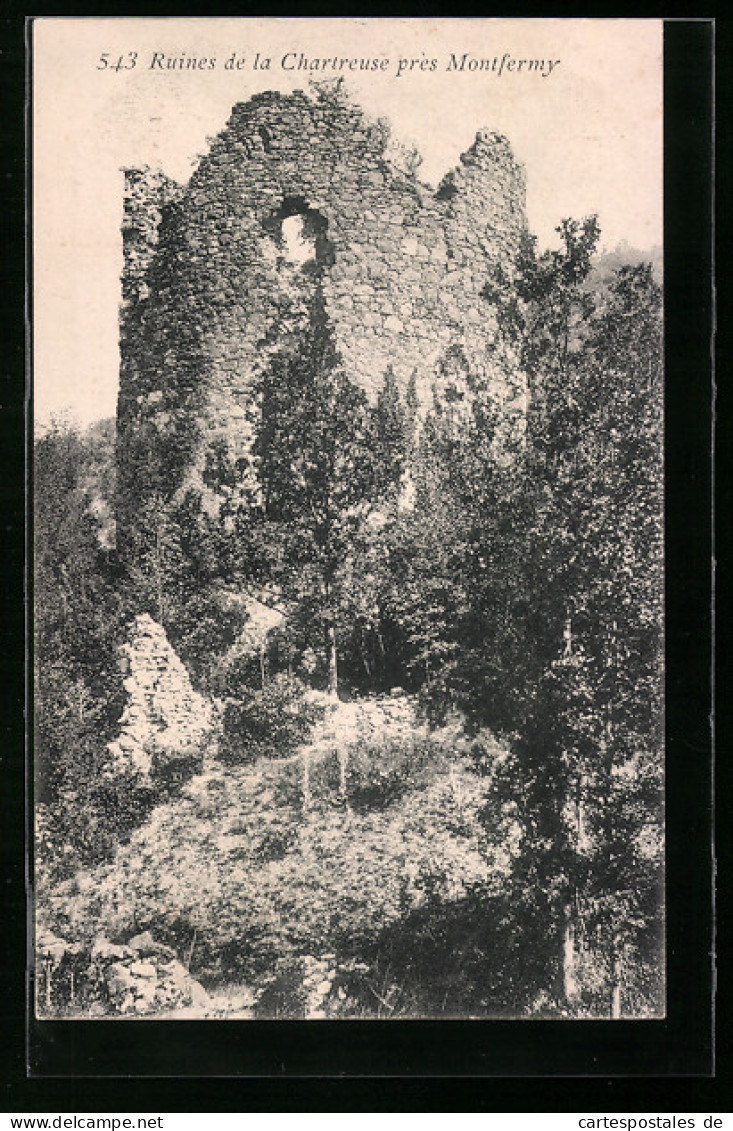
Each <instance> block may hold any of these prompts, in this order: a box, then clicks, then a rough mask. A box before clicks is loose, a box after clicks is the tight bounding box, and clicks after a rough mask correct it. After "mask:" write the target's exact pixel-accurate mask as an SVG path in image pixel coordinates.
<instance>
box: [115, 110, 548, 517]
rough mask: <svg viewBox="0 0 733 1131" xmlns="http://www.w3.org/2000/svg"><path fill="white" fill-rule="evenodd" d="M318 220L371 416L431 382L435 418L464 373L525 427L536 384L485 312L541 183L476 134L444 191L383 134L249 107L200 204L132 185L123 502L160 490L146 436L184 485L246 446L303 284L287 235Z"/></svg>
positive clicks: (127, 233) (217, 159)
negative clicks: (222, 454)
mask: <svg viewBox="0 0 733 1131" xmlns="http://www.w3.org/2000/svg"><path fill="white" fill-rule="evenodd" d="M305 213H307V215H308V217H309V218H310V222H311V223H312V224H315V225H316V228H317V230H318V234H317V235H316V237H315V244H314V246H315V249H316V255H317V257H318V258H319V260H320V279H321V285H322V290H323V296H324V300H325V305H326V311H327V314H328V316H329V318H330V321H331V325H332V328H333V330H334V334H335V339H336V344H337V348H338V350H339V352H340V354H341V357H342V359H343V363H344V367H345V371H346V372H347V374H349V375H350V376H351V378H352V379H353V380H355V381H356V382H357V383H358V384H359V385H360V386H361V387H362V388H363V389H364V390H365V391H366V392H367V394H368V395H369V397H370V399H371V400H374V398H375V397H376V394H377V392H378V390H379V389H380V387H381V385H382V383H383V380H384V374H385V371H386V369H387V366H388V365H391V366H392V368H393V370H394V372H395V375H396V377H397V379H398V382H399V383H400V384H401V386H402V387H403V389H404V387H405V386H406V384H407V382H408V381H409V379H410V376H411V374H412V373H413V371H415V372H416V378H417V389H418V395H419V397H420V400H421V402H422V403H423V405H427V404H428V403H429V402H430V399H431V396H432V388H433V383H434V382H435V381H436V379H437V381H438V383H439V382H440V379H441V373H443V375H444V376H445V372H446V368H450V363H449V364H448V366H446V364H445V361H446V358H448V359H450V358H451V357H453V359H454V365H453V368H454V369H455V358H456V357H457V358H459V359H460V358H465V362H466V363H467V365H468V367H469V368H470V370H471V372H472V374H473V375H474V376H477V377H478V378H479V380H480V381H481V382H483V383H484V384H485V385H486V386H487V387H488V388H489V389H490V390H491V393H492V395H493V396H494V397H495V398H496V400H497V402H498V403H499V404H500V406H501V411H502V415H503V417H504V418H505V419H507V420H508V419H511V418H519V417H521V416H522V415H523V413H524V407H525V393H526V386H525V382H524V379H523V377H522V374H521V373H520V372H519V370H518V366H517V364H516V359H515V358H514V357H513V356H512V355H511V352H510V351H509V350H508V349H507V347H506V346H505V345H504V344H503V343H502V342H501V339H500V337H499V336H498V335H497V333H496V329H497V327H496V317H495V311H494V310H493V309H492V306H491V304H490V302H489V301H488V300H487V299H486V298H485V297H484V295H483V291H484V288H485V287H486V284H487V281H488V280H489V278H490V277H491V274H492V272H493V271H494V270H495V268H496V267H497V266H499V265H501V266H502V267H503V268H504V269H505V270H506V271H508V272H509V274H510V275H511V272H512V268H513V262H514V258H515V255H516V252H517V250H518V246H519V243H520V240H521V237H522V234H523V232H524V231H525V230H526V217H525V179H524V173H523V170H522V168H521V167H520V166H519V165H518V164H517V163H516V161H515V160H514V157H513V155H512V152H511V149H510V147H509V144H508V142H507V141H506V139H505V138H503V137H501V136H499V135H497V134H494V133H490V132H485V131H484V132H480V133H479V134H477V136H476V139H475V141H474V143H473V145H472V146H471V147H470V149H468V151H467V152H465V153H464V154H463V155H462V157H461V164H460V165H459V166H458V167H457V168H456V169H454V170H452V171H451V172H449V173H448V174H447V176H446V177H445V178H444V180H443V182H442V184H441V186H440V187H439V189H438V191H437V192H434V191H433V190H432V189H430V188H428V187H427V186H426V185H423V184H422V183H421V182H420V181H419V180H417V178H416V177H415V176H414V175H413V174H411V173H410V172H409V171H405V170H404V169H403V168H400V167H399V165H398V164H397V163H395V161H393V160H391V159H390V148H389V143H388V129H387V127H386V125H385V124H384V123H382V122H373V121H370V120H368V119H367V118H366V117H365V116H364V115H363V114H362V113H361V111H360V110H359V109H358V108H356V107H354V106H352V105H348V104H344V103H341V102H335V101H334V100H332V99H326V98H323V99H320V98H315V99H313V98H310V97H308V96H306V95H305V94H304V93H302V92H296V93H295V94H292V95H288V96H282V95H280V94H277V93H274V92H269V93H265V94H260V95H257V96H256V97H254V98H252V99H251V100H250V101H249V102H248V103H240V104H238V105H236V106H235V107H234V109H233V110H232V114H231V117H230V119H229V122H228V124H227V126H226V128H225V129H224V130H223V132H222V133H221V134H220V135H219V136H218V137H217V138H215V139H214V140H213V142H212V143H211V146H210V150H209V152H208V154H207V155H205V156H204V157H202V158H201V160H200V163H199V165H198V167H197V169H196V170H195V172H194V173H193V175H192V177H191V179H190V182H189V183H188V185H187V186H186V187H185V188H181V187H179V186H176V185H174V184H173V183H172V182H171V181H169V180H168V179H167V178H165V177H163V176H162V175H160V174H155V173H152V172H150V171H149V170H127V171H126V190H125V210H124V222H123V236H124V247H125V271H124V278H123V312H122V330H121V352H122V371H121V388H120V397H119V411H118V426H119V434H120V452H121V486H122V490H123V491H125V490H128V491H129V492H130V493H131V494H132V496H133V497H134V495H135V494H136V488H137V493H139V490H140V489H141V488H142V487H143V486H144V484H143V481H142V479H141V478H140V475H139V466H140V463H141V457H140V448H139V444H140V436H141V435H142V433H143V432H144V431H145V430H147V435H148V441H147V443H146V444H143V447H146V446H147V447H148V448H150V447H151V446H152V447H155V446H156V445H160V451H161V452H163V451H164V450H165V449H166V445H168V447H169V449H170V451H172V452H178V454H179V455H180V451H181V450H182V448H186V445H188V448H187V451H186V455H185V456H184V457H183V459H182V465H186V466H185V467H184V466H181V469H180V473H181V474H183V475H184V477H185V475H186V473H187V472H188V473H189V474H190V471H191V468H193V467H195V466H196V465H197V466H198V467H199V469H200V468H201V466H202V462H203V453H204V452H205V450H206V448H207V447H208V445H209V444H210V442H211V441H212V440H213V439H214V438H215V437H221V436H224V437H226V438H227V440H228V441H229V442H231V443H233V444H234V445H235V446H236V445H237V444H240V445H243V444H244V445H246V439H247V435H248V421H247V413H248V407H249V406H250V402H251V394H250V389H251V382H252V374H253V372H254V370H255V368H256V366H257V365H258V364H262V358H263V355H264V354H265V353H266V349H267V348H268V347H267V345H266V344H265V343H266V342H268V341H269V342H270V343H271V342H272V341H273V340H274V338H275V335H274V334H273V331H275V332H276V329H277V326H278V323H279V321H280V320H281V319H282V316H283V310H284V309H285V308H286V306H287V304H288V301H291V300H292V292H293V286H294V285H295V286H296V287H297V285H298V282H297V280H298V271H299V270H300V268H299V267H298V265H297V264H293V263H288V262H287V260H286V258H285V257H284V255H283V244H282V240H281V233H282V222H283V221H284V220H287V219H288V217H289V216H290V215H293V214H301V215H302V214H305ZM462 364H463V362H462V361H459V363H458V368H460V367H461V365H462ZM455 375H456V374H454V376H455ZM458 376H460V374H458ZM193 424H195V426H196V430H197V435H196V437H195V438H194V439H192V438H191V431H192V425H193ZM136 445H138V446H136ZM172 458H173V457H172ZM176 458H177V457H176ZM143 462H144V460H143ZM136 475H137V478H138V482H137V483H136Z"/></svg>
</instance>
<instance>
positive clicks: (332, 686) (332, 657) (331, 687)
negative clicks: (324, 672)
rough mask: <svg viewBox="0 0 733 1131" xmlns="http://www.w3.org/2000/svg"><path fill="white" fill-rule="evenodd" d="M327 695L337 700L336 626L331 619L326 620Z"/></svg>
mask: <svg viewBox="0 0 733 1131" xmlns="http://www.w3.org/2000/svg"><path fill="white" fill-rule="evenodd" d="M327 636H328V694H329V695H330V696H332V698H334V699H338V693H339V673H338V651H337V648H336V626H335V624H334V623H333V617H329V620H328V629H327Z"/></svg>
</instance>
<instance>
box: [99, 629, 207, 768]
mask: <svg viewBox="0 0 733 1131" xmlns="http://www.w3.org/2000/svg"><path fill="white" fill-rule="evenodd" d="M120 664H121V667H122V669H123V672H124V675H125V678H124V689H125V692H126V693H127V702H126V704H125V708H124V710H123V713H122V717H121V719H120V733H119V735H118V736H117V738H116V739H115V740H114V741H113V742H110V743H109V745H108V746H107V755H108V757H107V763H106V765H105V768H104V775H105V776H106V777H107V778H119V777H126V778H128V779H129V778H133V779H136V780H137V783H138V784H140V785H150V784H151V781H152V778H153V777H155V776H165V775H166V774H167V773H168V772H170V771H172V770H173V769H174V768H175V766H176V765H177V764H185V763H189V762H193V763H194V764H195V763H197V762H200V761H201V759H202V758H203V752H204V749H205V747H206V744H207V742H208V739H209V737H210V734H211V727H212V711H211V707H210V705H209V704H208V703H207V701H206V700H205V699H204V698H203V696H201V695H199V694H198V693H197V692H196V691H194V690H193V688H192V686H191V680H190V679H189V676H188V672H187V671H186V669H185V667H184V666H183V664H182V662H181V660H180V659H179V658H178V656H177V655H176V653H175V652H174V650H173V648H172V647H171V645H170V644H169V642H168V638H167V636H166V634H165V630H164V629H163V628H161V626H160V625H159V624H156V622H155V621H154V620H153V619H152V617H150V616H148V615H147V613H143V614H141V615H140V616H137V617H136V618H135V620H134V621H133V624H132V626H131V629H130V633H129V638H128V640H127V641H126V642H125V643H124V644H123V645H122V646H121V648H120Z"/></svg>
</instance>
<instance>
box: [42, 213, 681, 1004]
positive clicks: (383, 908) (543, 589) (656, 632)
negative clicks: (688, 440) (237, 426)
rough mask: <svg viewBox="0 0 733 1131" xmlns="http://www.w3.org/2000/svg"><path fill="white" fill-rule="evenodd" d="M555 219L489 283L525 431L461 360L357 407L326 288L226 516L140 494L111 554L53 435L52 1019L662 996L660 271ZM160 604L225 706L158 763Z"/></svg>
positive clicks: (47, 818)
mask: <svg viewBox="0 0 733 1131" xmlns="http://www.w3.org/2000/svg"><path fill="white" fill-rule="evenodd" d="M558 231H559V233H560V237H561V250H559V251H553V252H547V253H545V254H543V255H537V253H536V251H535V249H534V246H533V244H532V242H531V241H529V240H528V241H527V242H526V245H525V247H524V249H523V252H522V254H521V256H520V258H519V261H518V263H517V265H516V274H515V275H514V276H513V277H512V278H511V279H510V278H508V277H506V276H504V275H503V274H502V273H501V272H498V273H497V274H496V275H495V276H494V277H493V278H491V279H487V280H486V286H487V289H488V291H490V294H491V300H492V303H493V304H494V306H495V307H496V308H497V309H498V311H499V322H500V333H501V335H502V336H503V339H504V345H505V346H507V347H508V348H510V349H511V351H513V353H514V354H516V356H517V358H518V359H519V363H520V365H521V367H522V369H523V371H524V373H526V375H527V378H528V381H529V389H530V395H529V402H528V407H527V415H526V424H525V428H524V430H523V432H522V434H521V435H516V436H515V437H514V439H513V441H512V446H511V448H510V449H509V450H507V446H506V438H505V437H504V438H503V439H502V443H501V445H498V444H497V442H496V438H497V435H498V431H499V430H500V429H501V419H500V415H499V412H498V410H497V407H496V405H495V404H494V403H493V401H492V400H491V398H490V397H489V396H488V395H487V394H486V390H484V389H482V387H481V384H480V382H478V381H476V380H475V379H474V377H473V375H472V374H471V372H470V371H468V372H466V371H465V367H463V366H461V365H460V359H456V361H457V364H456V366H455V369H454V370H453V371H452V375H451V374H450V373H449V374H442V375H441V380H440V382H437V381H436V391H435V395H434V398H433V403H432V405H431V406H429V409H428V411H427V412H425V411H420V410H419V408H418V405H417V403H416V398H415V396H414V392H413V391H411V390H410V389H409V388H408V390H407V392H406V394H405V395H404V396H403V395H401V394H400V392H399V389H398V387H397V383H396V382H395V380H394V377H393V375H392V374H391V372H390V371H389V369H388V370H387V371H386V372H385V375H384V386H383V389H382V391H381V393H380V395H379V397H378V399H377V402H376V404H374V405H370V404H369V402H368V401H367V399H366V397H365V395H364V394H363V393H362V392H361V391H360V389H359V388H358V387H357V386H356V385H355V384H354V383H353V382H352V381H351V380H350V378H349V374H348V372H346V371H345V369H344V367H343V365H342V363H341V360H340V358H339V356H338V354H337V351H336V349H335V347H334V344H333V335H332V333H331V330H330V327H329V325H328V319H327V317H326V315H325V310H324V306H323V303H322V301H321V300H320V297H319V292H318V287H317V285H315V284H314V286H313V287H312V289H311V290H310V292H309V293H308V298H307V302H306V304H305V306H304V307H303V309H302V310H300V311H299V313H298V318H297V319H296V320H295V321H294V322H293V325H292V326H291V327H290V329H288V328H287V327H285V328H284V332H283V334H282V337H281V340H280V343H279V347H278V349H277V350H275V351H273V352H272V353H271V354H270V355H269V360H268V365H267V367H265V368H264V369H263V371H262V372H261V373H260V374H259V375H258V388H257V390H256V394H257V395H256V396H255V397H253V401H252V407H251V412H250V417H251V419H250V422H249V423H250V425H251V427H252V430H253V436H254V442H253V445H252V448H251V452H250V454H249V455H248V456H247V457H246V458H239V459H237V460H230V459H229V457H228V454H227V452H226V451H225V450H223V449H222V451H221V453H220V456H221V458H220V459H218V461H216V460H213V459H212V460H211V461H210V466H209V467H208V468H207V470H206V474H207V475H208V476H209V477H211V479H212V480H213V481H215V482H216V484H217V490H218V493H219V495H220V496H221V498H222V499H223V502H222V504H221V505H220V506H218V507H217V508H214V509H211V508H207V506H206V505H205V501H204V500H202V498H201V497H200V496H197V494H196V491H195V490H190V491H188V492H178V493H177V494H176V495H175V497H173V498H172V499H169V498H164V497H163V496H161V497H159V498H153V499H147V500H146V502H145V513H144V514H138V515H137V521H136V524H135V529H136V530H137V531H138V532H139V533H138V535H136V537H138V539H139V544H136V545H135V546H134V547H130V546H126V547H125V554H124V555H121V554H120V553H119V552H118V548H116V547H115V538H114V514H115V508H119V507H120V506H123V507H124V506H127V507H135V506H136V500H135V499H134V498H131V497H128V498H124V499H120V498H118V499H117V500H115V491H114V430H113V428H111V427H109V426H107V425H99V426H95V427H94V428H92V429H91V430H90V431H89V432H87V433H80V432H79V431H77V430H75V429H74V428H73V427H69V426H66V425H63V424H56V425H55V426H53V427H52V428H50V429H49V430H48V431H47V432H46V433H45V434H43V435H42V436H41V437H40V438H39V439H38V441H37V443H36V448H35V464H34V475H35V497H36V509H35V541H36V569H35V601H36V648H35V657H36V673H37V678H36V701H35V718H36V743H35V749H36V753H35V765H36V789H35V792H36V811H37V817H38V833H37V838H36V888H35V899H36V913H37V920H38V923H39V931H38V940H37V941H38V956H39V957H38V966H37V984H38V992H39V998H38V1000H39V1010H40V1011H41V1012H42V1013H45V1014H47V1015H62V1016H67V1015H72V1014H74V1013H81V1014H83V1015H84V1014H88V1013H90V1012H91V1013H92V1014H93V1013H95V1012H96V1013H98V1014H105V1013H115V1012H118V1013H119V1012H122V1013H125V1012H137V1013H141V1014H143V1015H160V1014H164V1013H166V1012H171V1011H172V1012H174V1013H175V1012H177V1011H180V1010H181V1009H184V1008H188V1009H189V1010H193V1011H194V1013H195V1015H196V1016H204V1015H207V1016H219V1015H223V1016H226V1015H232V1014H235V1013H236V1014H237V1015H242V1016H311V1017H320V1016H326V1017H331V1016H334V1017H348V1016H380V1017H398V1016H509V1017H520V1016H542V1017H558V1016H573V1017H578V1016H580V1017H603V1016H614V1017H618V1016H632V1017H639V1016H659V1015H661V1014H662V1013H663V1011H664V986H663V969H664V959H663V833H662V822H663V812H662V786H663V731H662V706H663V705H662V613H663V608H662V600H663V591H662V537H663V534H662V447H661V442H662V371H661V319H660V293H659V288H658V286H657V285H656V283H655V281H654V278H653V274H652V271H651V268H650V266H648V265H645V264H643V263H642V264H637V265H634V266H620V267H618V268H617V269H614V270H612V271H608V270H603V271H600V272H595V273H594V274H591V267H592V257H593V254H594V251H595V247H596V243H597V239H598V234H599V233H598V229H597V224H596V222H595V220H594V219H592V218H591V219H589V220H586V221H584V222H583V223H577V222H573V221H565V222H563V224H562V225H561V226H560V228H559V229H558ZM215 463H216V466H214V464H215ZM117 513H119V510H118V511H117ZM253 602H254V604H253ZM255 604H256V605H257V607H259V608H268V607H269V608H270V609H271V611H274V613H275V614H276V615H275V616H274V617H273V618H272V621H271V622H270V623H268V624H267V626H266V630H265V631H264V632H260V631H259V630H257V629H256V625H255V624H254V621H253V609H254V607H255ZM141 616H147V617H148V618H152V622H153V623H154V624H155V625H157V626H160V627H161V630H164V633H165V634H166V640H167V642H168V641H169V642H170V645H171V646H172V647H173V649H175V652H176V654H177V656H178V657H180V659H181V660H182V661H183V664H184V665H185V669H186V672H187V673H188V674H187V676H186V679H188V677H189V676H190V679H191V682H192V685H193V688H192V690H191V694H192V695H193V694H195V695H199V696H201V697H202V699H201V702H202V703H205V704H206V710H207V712H210V718H211V727H210V730H209V731H208V732H207V739H206V742H205V743H204V742H203V741H202V742H201V743H199V744H198V745H196V744H195V743H194V744H193V747H192V748H190V749H187V750H186V751H185V757H183V756H182V757H181V758H179V760H178V762H177V763H176V766H175V767H174V770H173V769H171V766H170V764H168V763H165V760H164V759H162V758H161V757H157V760H156V754H155V751H149V752H148V754H149V758H148V762H149V765H148V766H147V768H146V769H145V772H144V774H143V777H144V782H143V785H141V780H142V779H141V773H142V771H140V770H139V768H138V771H135V772H132V771H131V770H130V768H129V766H128V767H127V768H125V767H122V768H121V769H119V772H114V773H112V772H110V771H109V751H108V744H109V743H110V742H113V741H114V740H115V739H116V738H117V737H118V735H119V732H120V720H121V718H123V717H124V715H123V712H124V711H125V710H127V709H128V707H129V698H128V699H127V700H126V688H125V681H124V680H123V678H122V676H121V671H120V652H119V648H120V645H121V644H124V643H125V642H129V640H130V632H131V628H130V626H131V624H133V625H134V624H138V625H139V618H140V617H141ZM167 646H168V645H167V643H166V647H167ZM123 674H124V673H123ZM127 694H128V697H129V689H128V690H127ZM186 694H188V692H186ZM126 703H127V705H128V706H127V707H126ZM207 717H208V716H207ZM306 772H307V775H308V776H307V778H304V773H306ZM146 986H147V987H148V988H147V989H146V988H145V987H146ZM202 987H203V989H202Z"/></svg>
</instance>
